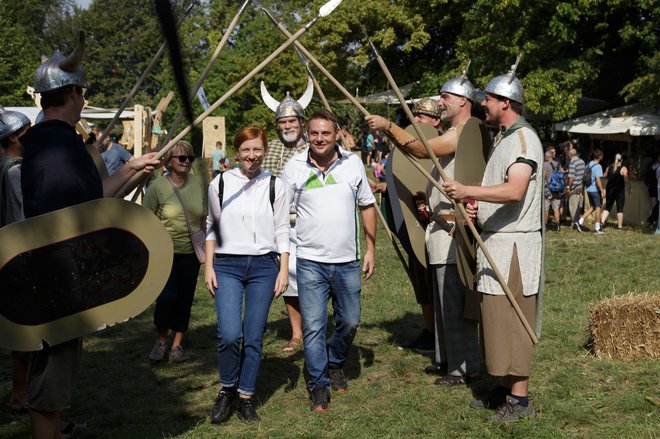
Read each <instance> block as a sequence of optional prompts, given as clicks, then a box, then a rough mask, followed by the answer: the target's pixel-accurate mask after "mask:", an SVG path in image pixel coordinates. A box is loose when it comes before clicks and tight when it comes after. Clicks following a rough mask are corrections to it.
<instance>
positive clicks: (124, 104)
mask: <svg viewBox="0 0 660 439" xmlns="http://www.w3.org/2000/svg"><path fill="white" fill-rule="evenodd" d="M196 3H197V2H196V1H192V2H190V5H188V8H186V10H185V11H184V13H183V15H182V16H181V18H180V19H179V22H178V23H177V28H178V27H179V26H181V23H183V20H184V19H185V18H186V17H187V16H188V15H189V14H190V11H191V10H192V8H193V6H194V5H195V4H196ZM166 48H167V43H165V42H163V44H161V45H160V48H159V49H158V51H157V52H156V54H155V55H154V57H153V58H152V59H151V62H150V63H149V65H148V66H147V68H145V69H144V71H143V72H142V75H140V77H139V78H138V80H137V82H136V83H135V85H134V86H133V88H132V89H131V91H129V92H128V94H127V95H126V97H125V98H124V100H123V101H122V103H121V105H119V109H118V110H117V112H116V113H115V115H114V117H113V118H112V120H111V121H110V123H109V124H108V125H107V126H106V127H105V130H103V133H102V134H101V137H99V138H98V139H96V141H97V142H99V143H100V142H101V141H103V139H105V138H106V137H107V135H108V133H110V131H112V129H113V128H114V127H115V125H116V124H117V121H119V118H120V117H121V113H123V112H124V110H125V109H126V107H127V106H128V103H129V102H130V101H131V99H133V97H134V96H135V93H137V91H138V89H139V88H140V86H141V85H142V83H143V82H144V81H145V79H147V75H149V73H151V71H152V70H153V69H154V67H156V64H158V61H160V58H161V57H162V56H163V53H165V49H166Z"/></svg>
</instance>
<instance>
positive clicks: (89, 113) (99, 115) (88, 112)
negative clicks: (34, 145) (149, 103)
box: [5, 107, 135, 124]
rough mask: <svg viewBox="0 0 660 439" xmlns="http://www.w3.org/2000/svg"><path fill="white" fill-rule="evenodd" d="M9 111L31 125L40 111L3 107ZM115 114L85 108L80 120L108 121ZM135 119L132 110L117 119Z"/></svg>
mask: <svg viewBox="0 0 660 439" xmlns="http://www.w3.org/2000/svg"><path fill="white" fill-rule="evenodd" d="M5 108H6V109H7V110H9V111H18V112H19V113H23V114H24V115H26V116H27V117H29V118H30V120H31V121H32V124H34V123H35V121H36V120H37V115H38V114H39V112H40V111H41V108H38V107H5ZM116 112H117V109H106V108H98V107H85V108H84V109H83V111H82V118H83V119H103V120H106V119H107V120H110V119H112V118H113V117H115V113H116ZM134 117H135V112H134V111H133V110H128V111H127V110H124V111H122V113H121V117H120V118H119V119H120V120H123V119H131V120H132V119H133V118H134Z"/></svg>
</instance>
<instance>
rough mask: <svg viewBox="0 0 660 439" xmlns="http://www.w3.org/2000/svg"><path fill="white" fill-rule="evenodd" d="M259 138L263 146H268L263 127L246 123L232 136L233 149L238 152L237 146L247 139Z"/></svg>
mask: <svg viewBox="0 0 660 439" xmlns="http://www.w3.org/2000/svg"><path fill="white" fill-rule="evenodd" d="M254 139H261V141H262V142H263V144H264V148H267V147H268V138H266V132H265V131H264V130H263V128H261V127H258V126H254V125H248V126H246V127H243V128H241V129H240V130H239V131H238V133H236V135H235V136H234V151H236V152H238V148H239V147H240V146H241V145H242V144H243V143H244V142H247V141H248V140H254Z"/></svg>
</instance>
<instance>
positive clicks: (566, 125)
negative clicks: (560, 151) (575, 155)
mask: <svg viewBox="0 0 660 439" xmlns="http://www.w3.org/2000/svg"><path fill="white" fill-rule="evenodd" d="M555 129H556V130H557V131H568V132H569V133H578V134H629V135H630V136H657V135H660V114H659V113H658V111H654V110H652V109H649V108H646V107H643V106H642V105H639V104H633V105H626V106H624V107H618V108H613V109H611V110H606V111H601V112H598V113H594V114H590V115H587V116H582V117H578V118H576V119H572V120H567V121H564V122H559V123H556V124H555Z"/></svg>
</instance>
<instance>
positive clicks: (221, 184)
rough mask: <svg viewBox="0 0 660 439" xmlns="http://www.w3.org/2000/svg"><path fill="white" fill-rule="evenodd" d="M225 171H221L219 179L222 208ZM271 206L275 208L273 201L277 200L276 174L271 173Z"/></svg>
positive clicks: (219, 197)
mask: <svg viewBox="0 0 660 439" xmlns="http://www.w3.org/2000/svg"><path fill="white" fill-rule="evenodd" d="M223 174H224V172H221V173H220V180H219V181H218V199H219V201H220V209H222V200H223V199H224V196H225V193H224V192H225V180H224V179H223V178H222V177H223ZM269 195H270V208H271V209H273V211H274V210H275V208H274V207H273V203H274V202H275V176H274V175H273V174H270V193H269Z"/></svg>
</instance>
